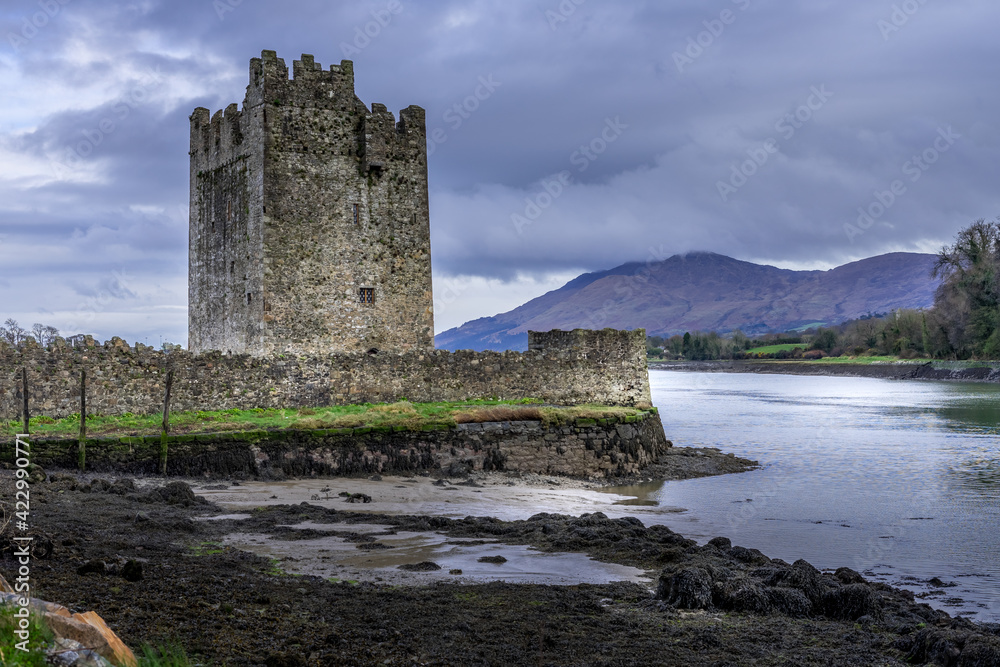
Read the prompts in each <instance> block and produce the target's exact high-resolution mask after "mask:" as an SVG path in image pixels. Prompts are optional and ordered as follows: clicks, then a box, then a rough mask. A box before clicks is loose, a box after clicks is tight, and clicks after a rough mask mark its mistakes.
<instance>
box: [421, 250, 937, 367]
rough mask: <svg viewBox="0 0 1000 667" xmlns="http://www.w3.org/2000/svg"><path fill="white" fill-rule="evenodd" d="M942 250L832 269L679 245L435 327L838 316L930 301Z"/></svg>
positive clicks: (499, 346)
mask: <svg viewBox="0 0 1000 667" xmlns="http://www.w3.org/2000/svg"><path fill="white" fill-rule="evenodd" d="M935 258H936V256H935V255H927V254H917V253H903V252H895V253H890V254H887V255H879V256H878V257H869V258H868V259H863V260H860V261H857V262H851V263H850V264H845V265H843V266H838V267H837V268H835V269H830V270H829V271H791V270H789V269H778V268H775V267H773V266H765V265H761V264H753V263H751V262H744V261H741V260H738V259H733V258H731V257H726V256H724V255H717V254H715V253H704V252H699V253H690V254H687V255H674V256H673V257H671V258H669V259H666V260H663V261H661V262H654V263H650V264H645V263H641V262H633V263H629V264H623V265H621V266H619V267H617V268H614V269H610V270H608V271H600V272H597V273H585V274H583V275H581V276H579V277H577V278H575V279H573V280H571V281H570V282H568V283H566V284H565V285H564V286H562V287H561V288H559V289H557V290H554V291H552V292H549V293H547V294H543V295H542V296H540V297H538V298H537V299H532V300H531V301H529V302H528V303H526V304H524V305H522V306H518V307H517V308H515V309H514V310H511V311H509V312H506V313H501V314H499V315H495V316H493V317H483V318H480V319H478V320H472V321H471V322H466V323H465V324H463V325H462V326H460V327H456V328H454V329H449V330H448V331H444V332H442V333H440V334H438V335H437V336H436V337H435V343H436V345H437V347H438V348H441V349H446V350H459V349H472V350H508V349H509V350H524V349H527V345H528V334H527V332H528V330H529V329H530V330H533V331H548V330H549V329H574V328H578V327H579V328H584V329H602V328H604V327H612V328H614V329H636V328H639V327H643V328H645V329H646V332H647V333H648V334H650V335H673V334H683V333H684V332H685V331H718V332H726V331H732V330H734V329H742V330H743V331H744V332H745V333H748V334H759V333H765V332H767V331H787V330H789V329H794V328H798V327H804V326H806V325H810V324H815V325H819V324H836V323H839V322H843V321H844V320H849V319H853V318H856V317H860V316H862V315H865V314H868V313H880V312H888V311H891V310H895V309H896V308H929V307H930V306H931V305H932V304H933V303H934V289H935V288H936V287H937V281H936V280H934V279H932V278H931V276H930V272H931V268H932V267H933V265H934V260H935Z"/></svg>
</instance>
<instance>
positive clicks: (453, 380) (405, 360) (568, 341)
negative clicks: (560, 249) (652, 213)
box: [0, 329, 650, 419]
mask: <svg viewBox="0 0 1000 667" xmlns="http://www.w3.org/2000/svg"><path fill="white" fill-rule="evenodd" d="M645 338H646V333H645V331H644V330H642V329H638V330H636V331H615V330H611V329H604V330H603V331H587V330H581V329H578V330H575V331H572V332H559V331H555V332H546V333H537V332H530V333H529V342H530V344H531V346H532V350H530V351H528V352H472V351H459V352H448V351H444V350H434V351H426V352H402V353H388V352H380V353H378V354H373V355H369V354H367V353H351V354H348V353H345V354H333V355H326V356H316V357H313V356H301V357H296V356H286V358H279V357H274V358H268V359H261V358H257V357H252V356H250V355H238V356H228V355H222V354H219V353H211V354H202V355H193V354H191V353H189V352H185V351H175V352H170V353H164V352H159V351H155V350H153V349H152V348H149V347H146V346H143V345H141V344H140V345H136V347H135V348H133V347H130V346H128V345H126V344H125V342H124V341H122V340H121V339H117V338H115V339H112V340H111V341H108V342H107V343H105V344H104V345H103V346H95V347H89V348H83V349H69V348H67V347H66V346H65V345H64V344H56V345H54V346H53V347H52V349H49V350H44V349H40V348H38V347H35V346H28V347H26V348H25V349H24V350H16V349H13V348H10V347H7V346H5V345H2V344H0V419H16V418H18V417H19V416H20V415H21V405H22V393H21V386H20V377H21V369H22V368H27V369H28V375H29V396H30V401H31V407H30V410H31V413H32V414H34V415H47V416H51V417H65V416H67V415H70V414H73V413H77V412H79V405H80V403H79V400H80V371H81V369H83V368H86V369H87V385H88V389H87V406H88V412H90V413H91V414H123V413H126V412H131V413H133V414H155V413H156V412H157V411H159V410H160V409H162V402H163V392H164V380H165V378H166V373H167V370H168V369H173V370H174V385H173V389H172V393H171V409H172V410H178V411H183V410H226V409H230V408H242V409H248V408H256V407H263V408H269V407H274V408H282V407H303V406H323V405H334V404H342V403H366V402H373V403H374V402H391V401H396V400H400V399H403V398H406V399H409V400H411V401H418V402H424V401H461V400H468V399H473V398H490V397H494V398H498V399H511V400H514V399H521V398H526V397H531V398H539V399H542V400H545V401H548V402H550V403H554V404H559V405H578V404H583V403H600V404H604V405H625V406H645V405H650V392H649V376H648V373H647V371H646V358H645V349H646V342H645Z"/></svg>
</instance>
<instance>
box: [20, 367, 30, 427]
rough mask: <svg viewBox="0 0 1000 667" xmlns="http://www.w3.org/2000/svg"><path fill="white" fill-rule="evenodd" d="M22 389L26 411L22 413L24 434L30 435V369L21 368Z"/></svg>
mask: <svg viewBox="0 0 1000 667" xmlns="http://www.w3.org/2000/svg"><path fill="white" fill-rule="evenodd" d="M21 388H22V389H23V390H24V391H23V394H24V410H23V411H22V412H21V414H22V416H23V417H24V434H25V435H28V434H29V433H31V431H29V430H28V422H29V421H30V420H31V416H30V415H29V414H28V367H27V366H22V367H21Z"/></svg>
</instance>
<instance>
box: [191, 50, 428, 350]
mask: <svg viewBox="0 0 1000 667" xmlns="http://www.w3.org/2000/svg"><path fill="white" fill-rule="evenodd" d="M291 74H292V78H289V70H288V66H287V65H286V64H285V61H284V60H283V59H281V58H278V56H277V54H276V53H275V52H274V51H263V52H261V57H260V58H253V59H252V60H251V61H250V72H249V85H248V86H247V92H246V96H245V98H244V100H243V105H242V108H241V107H240V106H238V105H237V104H235V103H234V104H230V105H229V106H228V107H226V109H225V110H220V111H217V112H215V113H214V114H211V112H210V111H209V110H208V109H205V108H203V107H199V108H197V109H195V110H194V112H193V113H192V114H191V149H190V155H191V223H190V225H191V229H190V243H189V294H188V296H189V299H188V301H189V346H190V347H191V349H192V350H195V351H207V350H213V349H214V350H220V351H223V352H232V353H234V354H235V353H243V352H246V353H250V354H253V355H256V356H264V355H272V354H281V353H286V352H287V353H294V354H314V353H326V352H334V351H358V350H361V351H366V350H371V349H376V350H382V349H385V350H397V351H404V350H410V349H432V348H433V308H432V304H433V300H432V296H431V272H430V220H429V217H430V214H429V210H428V197H427V139H426V127H425V123H426V120H425V113H424V110H423V109H422V108H420V107H418V106H409V107H407V108H405V109H403V110H401V111H400V112H399V120H398V122H397V120H396V117H395V116H394V115H393V114H392V113H391V112H390V111H389V110H388V109H387V108H386V106H385V105H384V104H378V103H375V104H372V105H371V108H370V109H369V108H368V107H367V106H366V105H365V104H364V103H363V102H362V101H361V100H360V99H358V97H357V95H356V94H355V91H354V63H352V62H351V61H349V60H343V61H341V63H340V64H339V65H332V66H331V67H330V69H329V70H324V69H323V67H322V65H320V64H319V63H317V62H316V61H315V58H314V57H313V56H311V55H308V54H303V55H302V57H301V59H299V60H295V61H294V62H293V64H292V72H291Z"/></svg>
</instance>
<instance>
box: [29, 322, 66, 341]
mask: <svg viewBox="0 0 1000 667" xmlns="http://www.w3.org/2000/svg"><path fill="white" fill-rule="evenodd" d="M31 335H32V336H34V337H35V340H36V341H38V344H39V345H41V346H42V347H47V346H48V345H49V344H50V343H51V342H52V340H53V339H54V338H55V337H56V336H58V335H59V329H56V328H55V327H53V326H49V325H47V324H38V323H37V322H36V323H35V324H33V325H32V327H31Z"/></svg>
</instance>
